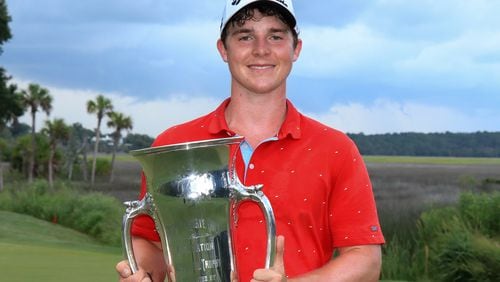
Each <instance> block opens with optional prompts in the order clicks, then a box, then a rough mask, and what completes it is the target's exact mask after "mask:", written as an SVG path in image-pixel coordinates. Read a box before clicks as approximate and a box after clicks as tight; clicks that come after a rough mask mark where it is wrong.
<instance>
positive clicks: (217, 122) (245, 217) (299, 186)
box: [132, 99, 384, 281]
mask: <svg viewBox="0 0 500 282" xmlns="http://www.w3.org/2000/svg"><path fill="white" fill-rule="evenodd" d="M229 102H230V99H227V100H226V101H224V102H223V103H222V104H221V105H220V106H219V107H218V108H217V109H216V110H215V111H214V112H212V113H210V114H208V115H206V116H203V117H200V118H198V119H195V120H193V121H190V122H188V123H184V124H181V125H178V126H174V127H172V128H170V129H167V130H166V131H164V132H163V133H161V134H160V135H159V136H158V137H157V139H156V140H155V141H154V143H153V146H161V145H167V144H173V143H180V142H190V141H197V140H205V139H213V138H223V137H228V136H233V135H234V132H232V131H231V130H230V129H229V128H228V126H227V123H226V120H225V118H224V111H225V109H226V107H227V105H228V104H229ZM277 137H278V138H277V140H271V141H266V142H264V143H261V144H260V145H259V146H258V147H257V148H255V149H254V152H253V154H252V157H251V159H250V162H249V164H248V166H247V169H246V172H245V164H244V161H243V160H242V159H241V154H240V155H239V159H237V160H236V166H237V170H238V175H239V176H240V179H241V181H242V182H243V184H244V185H255V184H263V185H264V188H263V192H264V193H265V194H266V196H267V197H268V198H269V200H270V202H271V205H272V207H273V210H274V214H275V218H276V232H277V234H278V235H284V236H285V257H284V261H285V271H286V273H287V275H288V276H289V277H294V276H297V275H299V274H303V273H306V272H309V271H311V270H314V269H316V268H319V267H321V266H322V265H324V264H325V263H327V262H328V261H329V260H330V259H331V257H332V253H333V251H334V249H335V248H337V247H344V246H354V245H367V244H383V243H384V237H383V235H382V232H381V230H380V225H379V222H378V217H377V211H376V207H375V201H374V197H373V193H372V187H371V183H370V179H369V177H368V173H367V170H366V167H365V164H364V162H363V159H362V157H361V155H360V154H359V152H358V149H357V148H356V145H355V144H354V143H353V142H352V141H351V140H350V139H349V138H348V137H347V136H346V135H345V134H343V133H341V132H340V131H337V130H335V129H332V128H330V127H328V126H326V125H323V124H321V123H319V122H317V121H315V120H312V119H310V118H308V117H306V116H304V115H302V114H300V113H299V112H298V111H297V110H296V109H295V107H294V106H293V105H292V104H291V103H290V101H287V116H286V119H285V121H284V123H283V125H282V127H281V129H280V131H279V133H278V136H277ZM145 191H146V188H145V187H144V185H143V187H142V191H141V197H142V196H143V195H144V193H145ZM132 234H133V235H137V236H142V237H145V238H148V239H150V240H159V237H158V235H157V234H156V232H155V231H154V224H153V223H152V220H151V219H150V218H148V217H141V218H137V219H136V220H135V221H134V225H133V227H132ZM233 236H234V238H233V240H234V246H235V252H236V257H237V262H238V273H239V275H240V281H250V279H251V277H252V274H253V271H254V270H255V269H257V268H262V267H263V266H264V261H265V250H266V228H265V219H264V216H263V214H262V212H261V211H260V208H259V207H258V205H257V204H255V203H253V202H245V203H243V204H241V206H240V208H239V211H238V225H237V227H236V228H235V233H234V235H233Z"/></svg>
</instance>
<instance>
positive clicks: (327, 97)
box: [0, 0, 500, 136]
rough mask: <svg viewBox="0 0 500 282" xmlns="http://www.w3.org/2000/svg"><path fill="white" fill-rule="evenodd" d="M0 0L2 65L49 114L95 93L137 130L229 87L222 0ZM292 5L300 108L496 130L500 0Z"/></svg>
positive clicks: (362, 126)
mask: <svg viewBox="0 0 500 282" xmlns="http://www.w3.org/2000/svg"><path fill="white" fill-rule="evenodd" d="M7 5H8V9H9V13H10V15H11V16H12V22H11V24H10V26H11V30H12V33H13V38H12V39H11V40H10V41H9V42H8V43H6V44H5V45H4V46H3V49H4V50H3V51H4V52H3V54H2V55H1V56H0V65H2V66H3V67H4V68H6V69H7V71H8V72H9V74H10V75H12V76H13V82H15V83H17V84H18V86H19V87H21V88H25V87H26V86H27V85H28V83H38V84H40V85H41V86H43V87H45V88H48V89H49V91H50V93H51V95H52V96H53V97H54V103H53V107H54V109H53V112H52V113H51V116H50V118H54V117H57V118H64V119H65V121H66V122H67V123H73V122H80V123H82V124H83V125H84V126H85V127H88V128H94V127H95V123H96V119H95V117H94V116H91V115H89V114H87V113H86V110H85V104H86V101H88V100H90V99H94V98H95V97H96V96H97V95H98V94H103V95H105V96H107V97H108V98H110V99H111V100H112V102H113V104H114V106H115V109H116V110H117V111H120V112H123V113H125V114H127V115H130V116H131V117H132V119H133V121H134V129H133V133H140V134H148V135H151V136H156V135H157V134H158V133H160V132H161V131H162V130H163V129H165V128H166V127H169V126H171V125H173V124H176V123H179V122H183V121H187V120H189V119H191V118H194V117H196V116H198V115H201V114H204V113H207V112H209V111H211V110H212V109H213V108H214V107H216V106H217V105H218V104H219V103H220V101H222V100H223V99H224V98H225V97H227V96H228V95H229V92H228V91H229V73H228V70H227V66H226V65H225V63H224V62H223V61H222V60H221V59H220V57H219V54H218V53H217V50H216V47H215V46H216V45H215V43H216V40H217V38H218V33H219V30H218V28H219V21H220V16H221V14H222V9H223V6H224V0H195V1H186V0H106V1H100V0H85V1H76V0H44V1H40V0H7ZM294 6H295V11H296V14H297V18H298V21H299V27H300V36H301V38H302V39H303V42H304V45H303V50H302V54H301V57H300V58H299V60H298V61H297V63H296V64H295V65H294V70H293V72H292V75H291V76H290V78H289V81H288V96H289V98H290V99H291V100H292V101H293V103H294V104H295V105H296V106H297V107H298V108H299V109H300V110H301V111H302V112H303V113H305V114H307V115H310V116H312V117H314V118H316V119H318V120H320V121H322V122H324V123H326V124H328V125H330V126H332V127H335V128H338V129H340V130H343V131H346V132H352V133H358V132H364V133H366V134H375V133H392V132H408V131H413V132H443V131H452V132H474V131H482V130H487V131H500V17H499V16H498V12H499V11H500V1H497V0H474V1H471V0H439V1H435V0H370V1H366V0H317V1H311V0H295V1H294ZM40 117H41V118H40V120H43V119H45V116H44V115H42V114H40ZM24 121H25V122H28V119H27V118H25V119H24ZM103 131H104V132H109V130H107V129H104V130H103Z"/></svg>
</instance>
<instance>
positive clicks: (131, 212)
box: [122, 193, 163, 273]
mask: <svg viewBox="0 0 500 282" xmlns="http://www.w3.org/2000/svg"><path fill="white" fill-rule="evenodd" d="M123 204H124V205H125V206H126V207H127V209H126V210H125V214H124V215H123V220H122V241H123V245H124V256H125V257H126V258H127V260H128V262H129V265H130V269H131V270H132V273H136V272H137V271H138V270H139V268H138V267H137V262H136V260H135V256H134V247H133V246H132V236H131V235H130V231H131V227H132V220H133V219H134V218H135V217H136V216H138V215H141V214H145V215H149V216H150V217H152V218H153V219H154V221H155V224H159V222H157V220H156V219H157V218H158V211H157V209H156V207H155V205H154V202H153V197H152V196H151V194H150V193H146V194H145V195H144V197H143V198H142V200H139V201H128V202H124V203H123ZM160 224H161V223H160ZM162 239H163V238H162Z"/></svg>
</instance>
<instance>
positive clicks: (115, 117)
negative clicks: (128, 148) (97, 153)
mask: <svg viewBox="0 0 500 282" xmlns="http://www.w3.org/2000/svg"><path fill="white" fill-rule="evenodd" d="M108 118H109V121H108V124H107V125H108V127H111V128H114V129H115V131H113V133H112V134H111V135H112V136H113V155H112V157H111V174H110V176H109V182H110V183H111V182H113V178H114V167H115V156H116V149H117V148H118V144H119V143H120V139H121V138H122V130H124V129H125V130H130V129H132V118H130V117H129V116H125V115H124V114H122V113H118V112H110V113H109V114H108Z"/></svg>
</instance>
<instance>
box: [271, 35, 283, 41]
mask: <svg viewBox="0 0 500 282" xmlns="http://www.w3.org/2000/svg"><path fill="white" fill-rule="evenodd" d="M281 39H283V37H281V36H279V35H272V36H271V40H281Z"/></svg>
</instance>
